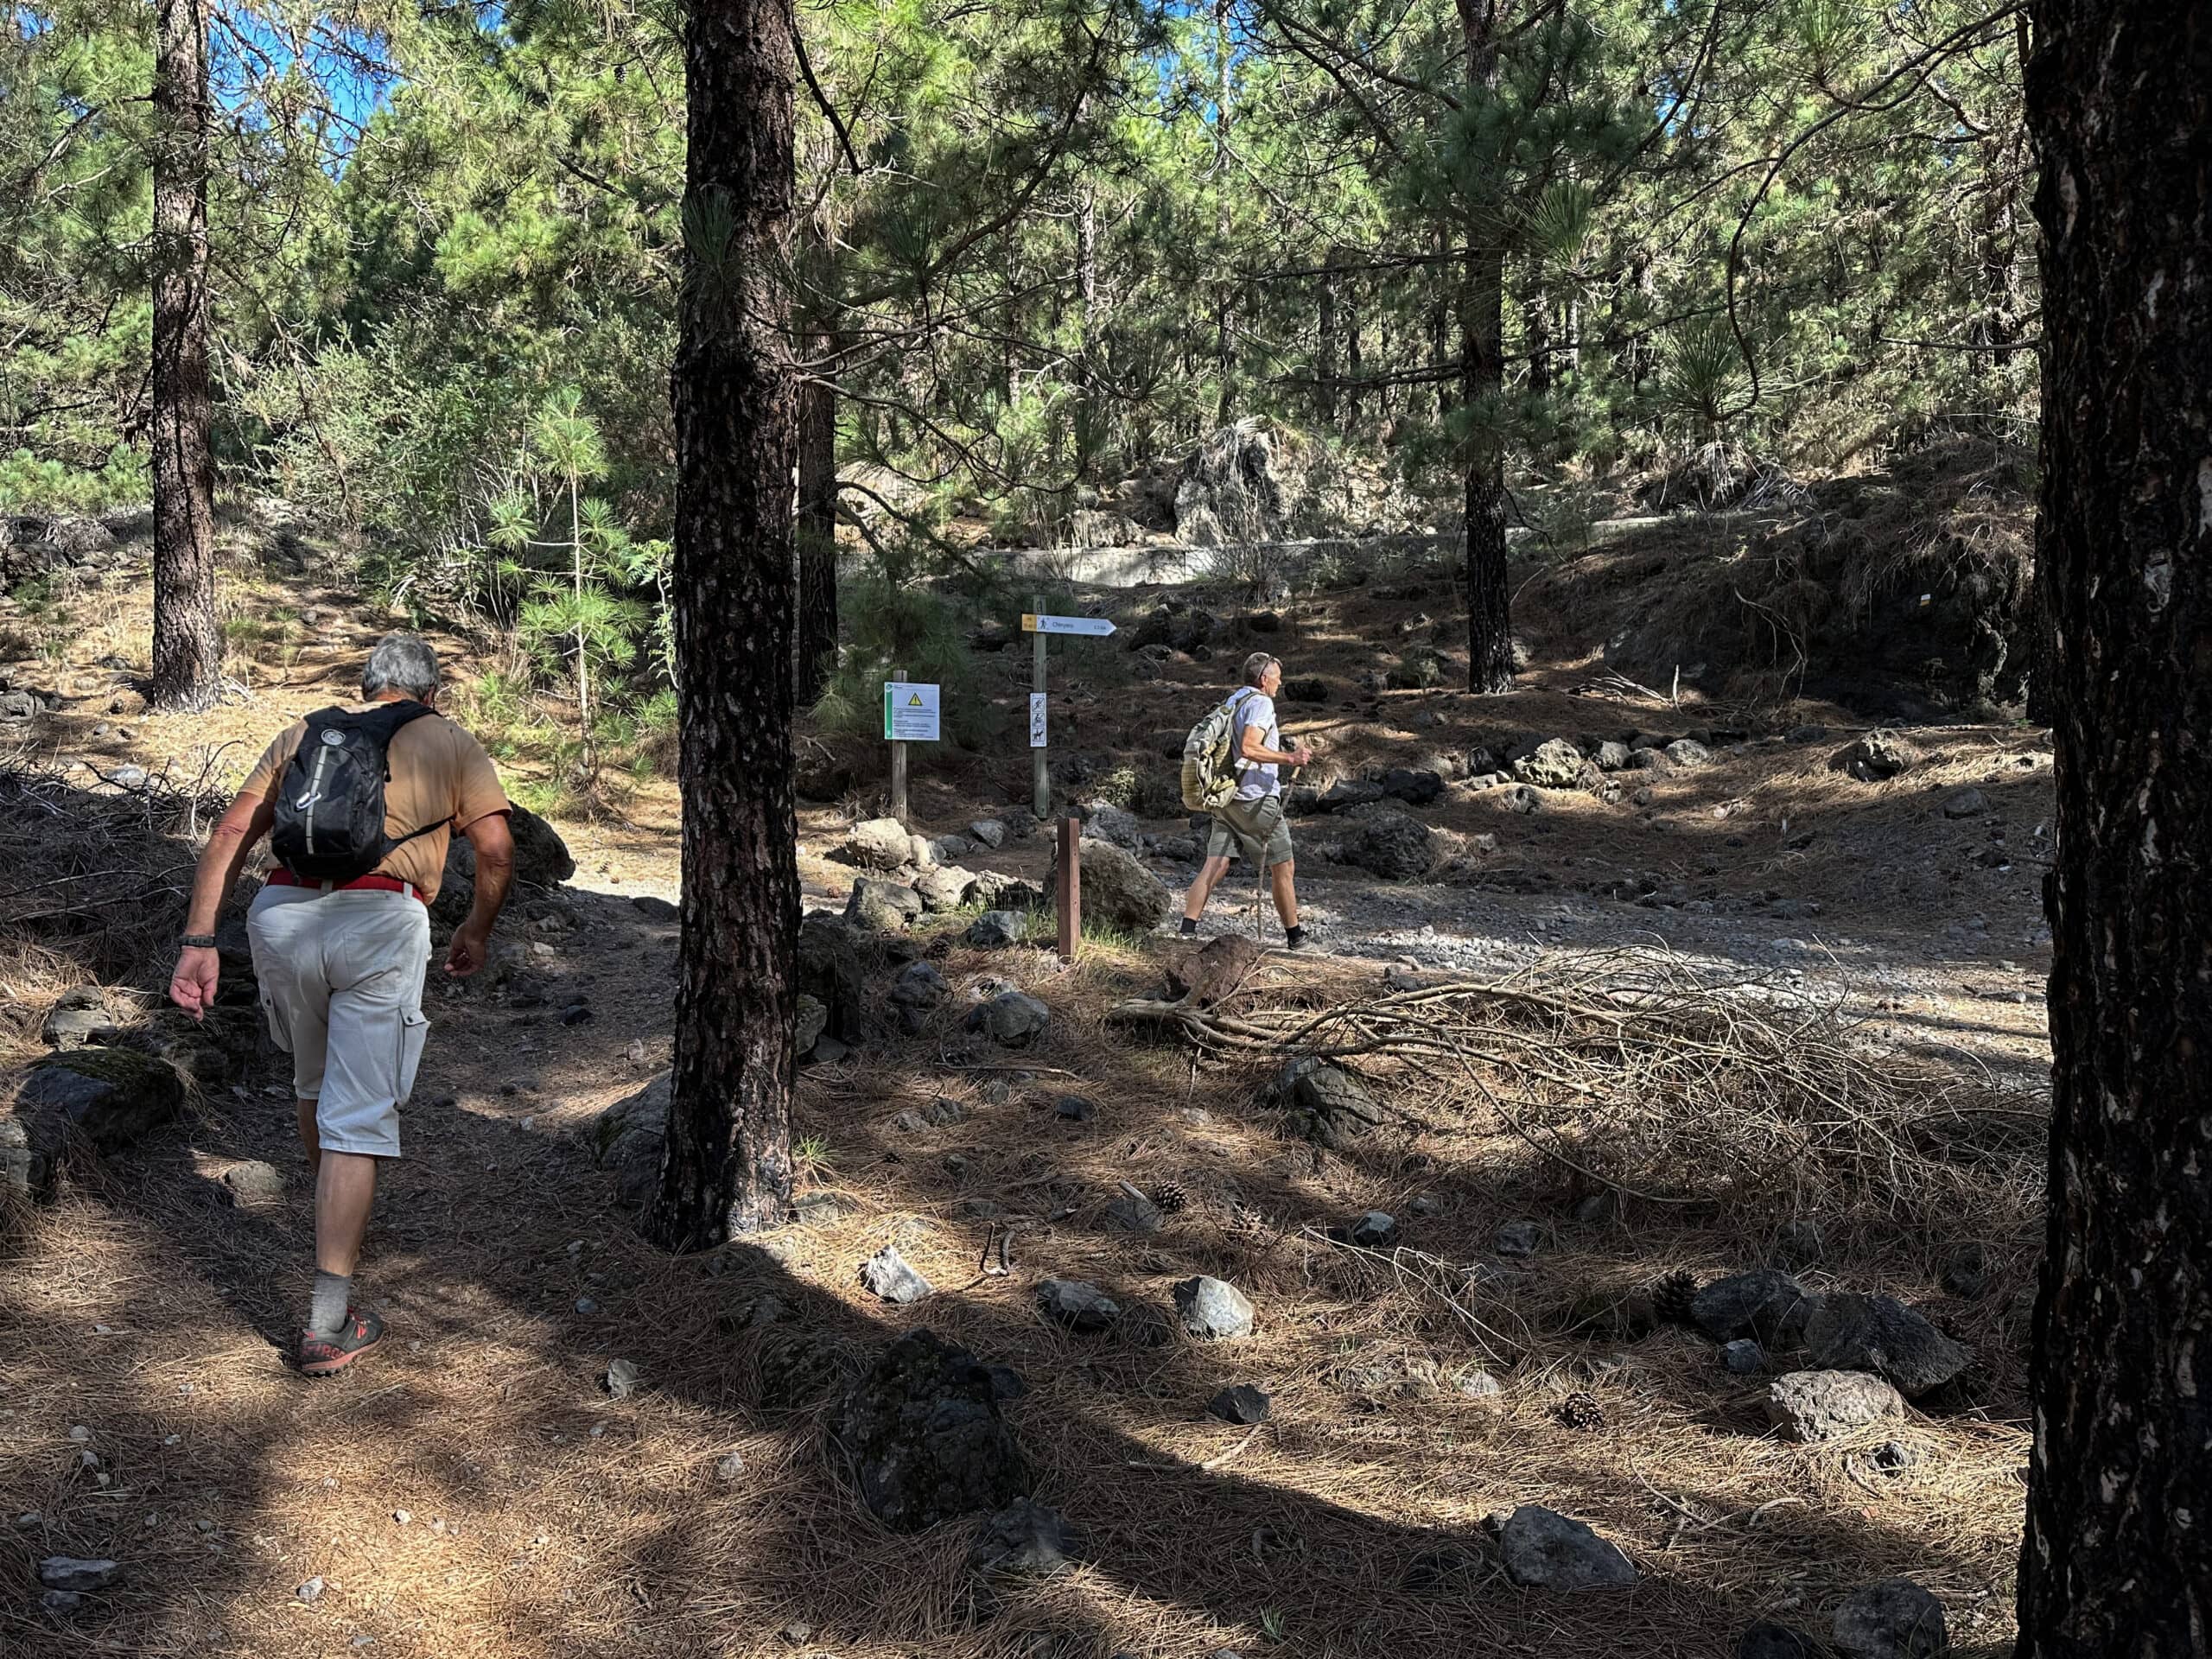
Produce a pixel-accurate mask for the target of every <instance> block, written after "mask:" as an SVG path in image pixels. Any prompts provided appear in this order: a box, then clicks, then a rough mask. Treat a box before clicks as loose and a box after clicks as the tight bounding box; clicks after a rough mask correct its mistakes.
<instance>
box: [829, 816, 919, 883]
mask: <svg viewBox="0 0 2212 1659" xmlns="http://www.w3.org/2000/svg"><path fill="white" fill-rule="evenodd" d="M837 856H838V857H839V858H840V859H842V861H844V862H846V863H848V864H851V865H854V866H856V867H857V868H861V869H863V870H877V871H880V872H881V873H882V874H886V875H889V874H894V873H895V872H897V871H899V870H903V869H906V868H909V867H911V866H912V864H913V862H914V838H913V836H912V835H910V834H909V833H908V832H907V829H906V825H905V824H903V823H899V820H898V819H896V818H869V819H868V820H867V821H865V822H864V823H856V824H855V825H854V826H853V828H852V833H851V834H849V836H846V837H845V842H844V844H843V845H842V847H840V848H839V849H837Z"/></svg>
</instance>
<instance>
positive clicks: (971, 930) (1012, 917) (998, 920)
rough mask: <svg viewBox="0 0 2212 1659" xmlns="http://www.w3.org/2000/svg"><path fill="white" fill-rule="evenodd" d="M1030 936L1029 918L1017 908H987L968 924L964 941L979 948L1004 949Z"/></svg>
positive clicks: (962, 936)
mask: <svg viewBox="0 0 2212 1659" xmlns="http://www.w3.org/2000/svg"><path fill="white" fill-rule="evenodd" d="M1028 936H1029V918H1027V916H1024V915H1023V914H1022V913H1021V912H1020V911H1017V910H987V911H985V912H983V913H982V915H981V916H978V917H977V918H976V919H975V920H974V921H972V922H970V923H969V925H968V931H966V932H965V933H963V934H962V935H961V936H960V937H961V939H962V941H963V943H965V944H969V945H972V946H974V947H975V948H976V950H1005V949H1007V947H1008V946H1009V945H1015V944H1020V943H1021V941H1022V940H1023V939H1025V938H1028Z"/></svg>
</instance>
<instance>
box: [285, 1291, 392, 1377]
mask: <svg viewBox="0 0 2212 1659" xmlns="http://www.w3.org/2000/svg"><path fill="white" fill-rule="evenodd" d="M383 1340H384V1321H383V1320H382V1319H378V1317H377V1316H376V1315H375V1314H373V1313H362V1312H361V1311H360V1310H359V1309H358V1308H352V1307H349V1308H347V1309H346V1323H345V1324H343V1325H340V1326H339V1327H338V1334H337V1335H336V1336H334V1337H326V1336H322V1335H321V1334H319V1333H317V1332H313V1331H308V1332H302V1335H301V1337H300V1375H301V1376H330V1375H331V1374H332V1373H333V1372H335V1371H342V1370H345V1369H346V1367H347V1366H348V1365H351V1364H352V1363H353V1362H354V1361H355V1360H356V1359H358V1358H359V1357H361V1356H362V1355H363V1354H365V1353H367V1352H368V1351H369V1350H370V1349H372V1348H373V1347H375V1346H376V1345H377V1344H378V1343H380V1342H382V1341H383Z"/></svg>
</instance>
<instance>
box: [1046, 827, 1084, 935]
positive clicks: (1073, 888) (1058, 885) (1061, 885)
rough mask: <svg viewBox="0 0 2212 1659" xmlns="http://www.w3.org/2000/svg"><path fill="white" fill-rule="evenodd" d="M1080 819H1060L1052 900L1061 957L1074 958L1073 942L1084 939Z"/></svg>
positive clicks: (1081, 830)
mask: <svg viewBox="0 0 2212 1659" xmlns="http://www.w3.org/2000/svg"><path fill="white" fill-rule="evenodd" d="M1082 846H1083V820H1082V819H1080V818H1077V817H1065V818H1062V819H1061V820H1060V849H1059V850H1060V858H1059V865H1058V871H1057V874H1056V877H1055V880H1054V892H1053V893H1052V902H1053V904H1054V905H1055V906H1057V907H1058V911H1059V920H1060V938H1059V946H1060V960H1061V961H1062V962H1073V961H1074V960H1075V947H1076V942H1077V940H1079V939H1080V938H1083V854H1082V851H1081V849H1082Z"/></svg>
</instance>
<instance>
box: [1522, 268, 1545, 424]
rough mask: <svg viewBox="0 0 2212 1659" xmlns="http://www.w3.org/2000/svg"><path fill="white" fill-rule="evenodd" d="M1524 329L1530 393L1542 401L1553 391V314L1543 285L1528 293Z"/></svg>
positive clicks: (1524, 306) (1524, 313)
mask: <svg viewBox="0 0 2212 1659" xmlns="http://www.w3.org/2000/svg"><path fill="white" fill-rule="evenodd" d="M1521 327H1522V336H1523V338H1524V340H1525V341H1526V345H1527V351H1528V357H1529V391H1532V392H1535V394H1536V395H1537V396H1538V397H1541V396H1542V395H1543V394H1544V393H1546V392H1548V391H1550V390H1551V389H1552V314H1551V302H1550V301H1549V300H1548V299H1547V298H1546V297H1545V295H1544V290H1543V289H1542V287H1541V285H1539V286H1537V287H1535V288H1534V289H1530V290H1529V297H1528V299H1527V301H1526V302H1524V304H1523V306H1522V313H1521Z"/></svg>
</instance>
